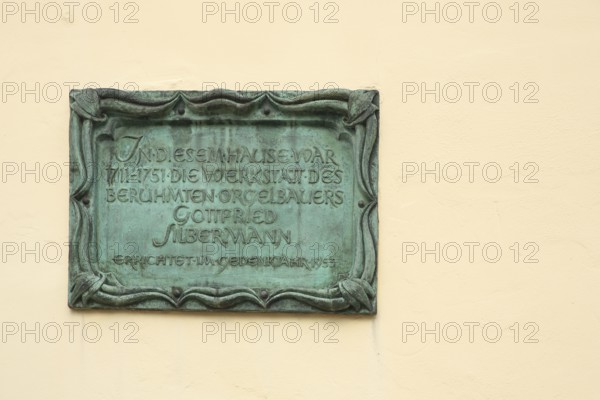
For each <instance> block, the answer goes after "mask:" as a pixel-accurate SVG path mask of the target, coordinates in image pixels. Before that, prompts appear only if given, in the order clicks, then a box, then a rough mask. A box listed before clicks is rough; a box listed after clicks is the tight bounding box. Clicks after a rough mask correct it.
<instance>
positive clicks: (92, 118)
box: [69, 89, 379, 314]
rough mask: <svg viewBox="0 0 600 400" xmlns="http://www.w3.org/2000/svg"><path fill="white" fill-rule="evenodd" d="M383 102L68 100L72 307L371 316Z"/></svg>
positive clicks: (188, 94)
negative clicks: (332, 313)
mask: <svg viewBox="0 0 600 400" xmlns="http://www.w3.org/2000/svg"><path fill="white" fill-rule="evenodd" d="M378 103H379V96H378V92H376V91H371V90H356V91H349V90H341V89H335V90H322V91H316V92H244V93H242V92H234V91H227V90H216V91H211V92H193V91H165V92H157V91H149V92H123V91H118V90H112V89H86V90H73V91H72V92H71V94H70V105H71V120H70V157H71V165H72V168H71V184H70V224H69V236H70V242H71V247H70V254H69V306H70V307H72V308H78V309H79V308H84V309H85V308H87V309H91V308H126V309H148V310H172V309H179V310H232V311H272V312H281V311H284V312H335V313H357V314H374V313H376V304H377V302H376V298H377V297H376V293H377V281H376V264H377V261H376V255H377V169H378V164H377V158H378V151H377V147H378V125H379V124H378V113H379V111H378Z"/></svg>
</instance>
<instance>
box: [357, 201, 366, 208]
mask: <svg viewBox="0 0 600 400" xmlns="http://www.w3.org/2000/svg"><path fill="white" fill-rule="evenodd" d="M358 206H359V207H360V208H363V207H364V206H365V202H364V201H362V200H361V201H359V202H358Z"/></svg>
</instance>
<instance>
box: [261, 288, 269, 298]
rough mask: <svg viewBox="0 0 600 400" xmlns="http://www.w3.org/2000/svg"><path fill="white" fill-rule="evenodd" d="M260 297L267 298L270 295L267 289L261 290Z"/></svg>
mask: <svg viewBox="0 0 600 400" xmlns="http://www.w3.org/2000/svg"><path fill="white" fill-rule="evenodd" d="M260 297H262V298H263V299H266V298H267V297H269V293H267V291H266V290H261V291H260Z"/></svg>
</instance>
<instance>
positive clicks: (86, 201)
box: [81, 195, 90, 206]
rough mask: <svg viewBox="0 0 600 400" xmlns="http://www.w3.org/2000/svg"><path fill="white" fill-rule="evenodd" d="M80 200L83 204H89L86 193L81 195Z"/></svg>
mask: <svg viewBox="0 0 600 400" xmlns="http://www.w3.org/2000/svg"><path fill="white" fill-rule="evenodd" d="M81 201H82V202H83V204H85V205H86V206H89V205H90V198H89V197H88V196H87V195H86V196H83V199H81Z"/></svg>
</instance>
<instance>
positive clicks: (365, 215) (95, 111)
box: [68, 89, 379, 314]
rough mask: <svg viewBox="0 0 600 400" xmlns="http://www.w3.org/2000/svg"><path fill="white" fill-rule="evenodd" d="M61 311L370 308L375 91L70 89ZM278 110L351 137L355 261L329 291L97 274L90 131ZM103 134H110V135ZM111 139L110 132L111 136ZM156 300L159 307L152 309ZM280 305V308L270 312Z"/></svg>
mask: <svg viewBox="0 0 600 400" xmlns="http://www.w3.org/2000/svg"><path fill="white" fill-rule="evenodd" d="M69 99H70V109H71V113H70V132H69V139H70V162H71V165H72V168H71V177H70V178H71V184H70V214H69V218H70V223H69V240H70V244H71V245H70V250H69V294H68V304H69V307H71V308H74V309H95V308H125V309H151V310H154V309H159V310H165V309H167V310H168V309H173V310H178V309H179V310H187V311H190V310H192V311H196V310H232V311H263V312H264V311H273V312H280V311H283V312H288V311H291V312H330V313H350V314H375V313H376V312H377V296H376V293H377V274H376V270H377V239H378V217H377V175H378V162H377V158H378V151H377V146H378V136H379V122H378V114H379V94H378V92H377V91H376V90H354V91H352V90H346V89H330V90H320V91H314V92H236V91H230V90H213V91H210V92H200V91H141V92H127V91H120V90H115V89H84V90H72V91H71V92H70V96H69ZM271 109H273V110H276V111H278V112H281V113H286V114H288V115H293V116H298V117H301V116H306V115H329V116H332V117H334V118H336V119H338V123H340V124H343V126H344V127H346V128H347V129H348V130H349V131H350V132H352V134H353V135H355V138H354V140H353V143H354V148H353V151H354V166H355V171H354V175H355V180H356V183H355V184H357V185H358V188H359V190H360V193H361V195H362V197H363V200H361V201H360V202H359V204H358V207H359V208H360V213H357V215H358V218H357V221H354V222H353V223H354V224H355V229H356V232H355V249H354V262H353V265H352V268H351V269H350V272H349V274H348V275H347V276H342V277H340V279H339V281H338V282H336V283H335V284H334V285H333V286H332V287H329V288H326V289H322V288H320V289H318V288H298V287H287V288H280V289H277V290H274V291H272V292H271V293H268V292H267V291H265V290H260V289H256V288H249V287H225V288H223V287H219V288H217V287H191V288H188V289H186V290H170V289H168V288H161V287H128V286H125V285H123V284H121V283H120V282H119V280H118V278H117V277H116V276H115V275H114V274H112V273H105V272H102V271H100V268H99V265H98V263H97V258H96V257H95V256H94V254H93V249H94V248H95V246H94V245H95V244H96V233H95V224H96V223H97V221H94V218H93V213H92V212H91V210H90V208H91V207H93V204H91V203H92V201H91V200H90V191H91V188H92V185H94V182H95V177H94V174H95V169H94V168H93V167H90V166H93V165H94V161H95V153H94V150H95V141H96V139H97V138H98V136H99V135H101V134H102V135H106V134H107V133H106V130H104V131H102V132H98V131H97V130H96V129H95V127H96V126H97V125H98V124H101V123H104V122H107V121H108V120H109V117H110V116H120V117H125V118H140V119H152V118H161V119H162V120H177V119H179V120H181V119H186V118H188V119H189V118H210V117H214V116H215V115H219V113H235V114H236V115H239V114H243V113H244V112H247V111H248V112H249V111H250V110H263V111H264V113H265V114H266V115H268V113H267V111H269V110H271ZM109 132H110V131H109ZM109 134H110V133H109ZM157 301H158V302H159V304H161V305H162V306H160V307H158V306H156V304H157ZM282 303H285V304H286V306H285V308H281V306H279V307H278V305H281V304H282Z"/></svg>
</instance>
